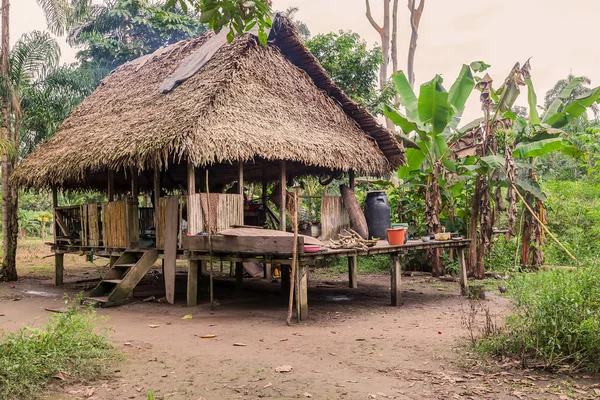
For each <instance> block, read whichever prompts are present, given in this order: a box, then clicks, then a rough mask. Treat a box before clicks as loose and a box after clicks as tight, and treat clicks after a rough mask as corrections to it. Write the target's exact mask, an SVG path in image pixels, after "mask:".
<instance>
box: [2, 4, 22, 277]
mask: <svg viewBox="0 0 600 400" xmlns="http://www.w3.org/2000/svg"><path fill="white" fill-rule="evenodd" d="M9 9H10V1H9V0H2V37H1V42H2V56H1V60H0V76H1V78H2V84H3V85H4V96H3V97H2V138H3V139H5V140H7V141H9V142H10V143H13V144H15V143H16V140H15V137H14V136H13V135H12V133H11V126H10V124H11V121H10V105H11V96H10V92H11V91H10V90H9V89H10V75H9V51H10V48H9V46H10V40H9V39H10V37H9V15H10V14H9ZM14 162H15V160H14V158H13V156H12V155H9V154H5V155H3V156H2V167H1V169H2V249H3V256H2V269H0V280H8V281H14V280H17V278H18V276H17V266H16V254H17V235H18V233H19V224H18V219H17V190H16V188H14V187H12V186H11V184H10V175H11V174H12V170H13V167H14Z"/></svg>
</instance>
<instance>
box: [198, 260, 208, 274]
mask: <svg viewBox="0 0 600 400" xmlns="http://www.w3.org/2000/svg"><path fill="white" fill-rule="evenodd" d="M199 262H200V274H202V275H208V261H206V260H202V261H199Z"/></svg>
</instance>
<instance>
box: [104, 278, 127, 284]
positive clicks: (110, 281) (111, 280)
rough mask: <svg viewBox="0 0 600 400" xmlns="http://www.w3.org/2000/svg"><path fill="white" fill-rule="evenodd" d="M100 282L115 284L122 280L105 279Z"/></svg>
mask: <svg viewBox="0 0 600 400" xmlns="http://www.w3.org/2000/svg"><path fill="white" fill-rule="evenodd" d="M102 282H107V283H114V284H115V285H118V284H119V283H121V282H123V280H122V279H105V280H103V281H102Z"/></svg>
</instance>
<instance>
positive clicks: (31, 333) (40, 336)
mask: <svg viewBox="0 0 600 400" xmlns="http://www.w3.org/2000/svg"><path fill="white" fill-rule="evenodd" d="M78 304H79V299H76V300H75V301H73V302H72V303H71V304H70V306H69V308H68V311H67V312H66V313H61V314H54V315H53V316H51V317H50V319H49V320H48V322H47V323H46V326H45V327H44V328H43V329H35V328H28V327H26V328H23V329H21V330H19V331H18V332H16V333H4V334H3V335H2V336H0V399H30V398H35V397H36V396H38V395H39V394H40V393H41V392H42V391H43V390H44V388H45V386H46V385H47V384H48V382H49V381H50V380H52V379H53V376H57V374H60V376H62V377H64V378H65V379H68V380H76V381H81V382H88V381H92V380H95V379H100V378H103V377H105V376H107V373H108V372H109V371H110V369H109V367H110V366H111V363H112V362H113V361H115V360H118V359H119V354H118V353H117V351H116V349H115V348H114V347H113V345H112V344H111V343H110V341H109V340H108V339H107V337H106V336H105V335H104V334H97V333H94V329H95V327H96V323H97V321H98V318H97V317H96V314H95V311H94V310H93V309H92V308H89V307H80V306H79V305H78Z"/></svg>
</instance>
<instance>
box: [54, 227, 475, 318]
mask: <svg viewBox="0 0 600 400" xmlns="http://www.w3.org/2000/svg"><path fill="white" fill-rule="evenodd" d="M257 231H258V230H257ZM282 234H283V235H281V234H278V235H276V236H273V237H271V238H270V239H268V236H264V235H263V236H239V235H234V236H228V237H227V238H228V239H223V237H220V238H221V239H223V240H222V241H221V242H218V244H219V245H220V246H221V247H217V249H214V248H213V251H212V252H209V251H208V250H206V241H205V240H204V239H205V238H206V237H198V236H193V237H188V238H187V239H188V240H189V243H190V244H191V246H186V242H185V241H184V245H183V247H184V249H183V250H180V251H178V255H177V258H180V259H186V260H188V262H189V264H188V287H187V304H188V306H195V305H197V293H198V275H199V273H202V271H203V270H205V268H204V267H203V265H205V264H207V263H208V261H209V260H212V262H234V263H236V282H237V286H238V287H241V286H242V284H243V263H244V262H254V263H262V264H263V265H264V267H265V277H267V278H270V271H271V269H272V267H273V266H275V265H277V266H278V267H279V268H280V270H281V291H282V294H283V295H286V293H289V288H290V286H291V281H290V269H291V265H292V251H291V248H292V247H291V245H290V244H291V243H292V242H290V241H289V240H288V239H290V238H289V237H287V235H285V233H284V232H282ZM215 237H218V235H217V236H213V238H215ZM250 239H251V240H250ZM309 240H311V239H309ZM312 241H314V239H312ZM299 242H300V243H301V244H303V243H304V238H301V239H300V240H299ZM253 243H254V245H253ZM195 244H199V246H198V247H197V248H195V249H194V248H193V247H194V245H195ZM327 244H328V243H322V248H321V250H320V251H319V252H317V253H304V252H303V251H302V250H301V251H300V254H299V257H298V264H297V269H296V271H295V274H294V275H295V280H294V283H295V285H294V286H295V298H296V311H297V316H298V320H300V321H301V320H306V319H307V318H308V278H309V277H308V270H309V267H310V266H314V265H315V264H316V261H317V260H321V259H325V258H347V259H348V278H349V285H350V287H351V288H356V287H358V282H357V257H358V256H371V255H377V254H388V255H389V256H390V277H391V303H392V305H393V306H400V305H401V304H402V282H401V275H402V268H401V261H402V257H400V256H401V255H403V254H406V253H407V252H408V251H426V250H430V249H450V248H454V249H456V250H457V256H458V265H459V279H460V287H461V293H462V294H466V292H467V273H466V266H465V251H466V249H468V247H469V246H470V245H471V240H470V239H459V240H446V241H437V240H432V241H430V242H422V241H420V240H409V241H408V242H407V243H406V244H404V245H399V246H398V245H390V244H389V243H388V242H387V241H385V240H380V241H378V242H377V243H376V244H375V246H373V247H370V248H369V249H367V250H362V249H331V248H328V247H326V246H327ZM186 247H187V248H188V249H187V250H186V249H185V248H186ZM190 247H191V248H190ZM76 248H77V249H76ZM53 249H54V251H55V254H56V283H57V284H62V256H63V254H64V253H66V252H72V251H75V250H77V251H83V252H90V251H93V252H94V254H96V255H104V256H113V257H114V256H117V255H119V253H122V252H124V251H125V249H120V248H119V249H116V248H101V247H97V248H83V247H78V246H73V245H67V246H64V245H56V244H55V245H53ZM158 252H159V257H160V256H163V252H162V251H161V250H158ZM59 278H60V279H59Z"/></svg>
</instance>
